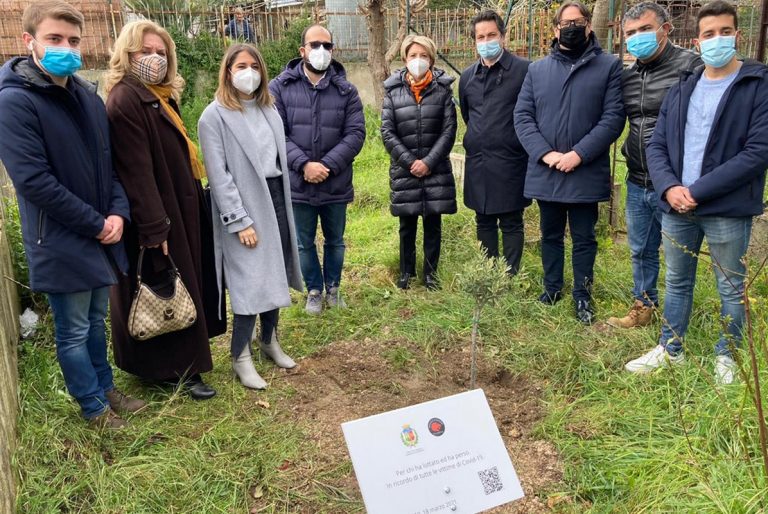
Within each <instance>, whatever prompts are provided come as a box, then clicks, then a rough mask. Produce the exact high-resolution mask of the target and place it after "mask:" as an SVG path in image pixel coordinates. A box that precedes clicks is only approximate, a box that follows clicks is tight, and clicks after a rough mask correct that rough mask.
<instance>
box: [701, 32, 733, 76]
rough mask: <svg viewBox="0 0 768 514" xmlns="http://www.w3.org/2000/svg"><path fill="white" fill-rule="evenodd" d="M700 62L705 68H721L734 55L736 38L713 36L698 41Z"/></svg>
mask: <svg viewBox="0 0 768 514" xmlns="http://www.w3.org/2000/svg"><path fill="white" fill-rule="evenodd" d="M699 48H700V49H701V60H702V61H704V64H706V65H707V66H712V67H713V68H722V67H723V66H725V65H726V64H728V63H729V62H731V59H733V56H734V55H736V36H715V37H713V38H711V39H705V40H703V41H699Z"/></svg>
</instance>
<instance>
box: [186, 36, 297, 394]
mask: <svg viewBox="0 0 768 514" xmlns="http://www.w3.org/2000/svg"><path fill="white" fill-rule="evenodd" d="M268 83H269V78H268V77H267V68H266V65H265V64H264V60H263V59H262V57H261V54H259V52H258V50H257V49H256V48H255V47H254V46H252V45H248V44H235V45H232V46H231V47H230V48H229V49H228V50H227V53H226V55H225V56H224V59H223V60H222V63H221V68H220V70H219V87H218V89H217V90H216V99H215V100H214V101H213V102H211V104H210V105H209V106H208V107H207V108H206V109H205V111H204V112H203V115H202V116H201V117H200V122H199V126H198V134H199V138H200V146H201V148H202V151H203V156H204V158H205V166H206V169H207V172H208V180H209V184H210V186H211V193H212V200H213V201H212V204H213V205H212V207H213V224H214V243H215V250H216V252H215V253H216V273H217V277H218V284H219V294H223V287H224V283H225V282H226V287H227V289H228V290H229V298H230V303H231V305H232V311H233V312H234V323H233V326H232V343H231V350H232V369H233V370H234V372H235V374H236V375H237V376H238V377H239V378H240V382H241V383H242V384H243V385H244V386H245V387H248V388H251V389H264V388H266V387H267V383H266V382H265V381H264V379H262V378H261V377H260V376H259V374H258V373H257V372H256V369H255V368H254V366H253V361H252V359H251V348H250V346H251V345H250V343H251V338H252V334H253V331H254V328H255V325H256V317H257V315H258V317H259V319H260V321H261V337H260V339H259V346H260V348H261V351H262V353H264V354H265V355H266V356H267V357H269V358H270V359H272V360H273V361H274V362H275V364H277V365H278V366H280V367H282V368H292V367H294V366H295V365H296V363H295V362H294V361H293V360H292V359H291V358H290V357H288V356H287V355H286V354H285V353H284V352H283V350H282V349H281V348H280V343H279V342H278V339H277V323H278V317H279V312H280V307H287V306H289V305H290V304H291V297H290V294H289V291H288V288H289V287H293V288H294V289H296V290H298V291H301V290H302V281H301V271H300V269H299V256H298V250H297V247H296V234H295V233H294V225H293V212H292V210H291V196H290V195H291V188H290V185H289V182H288V168H287V166H286V155H285V134H284V132H283V122H282V120H281V119H280V116H279V114H278V113H277V111H276V110H275V109H274V107H273V105H272V98H271V96H270V94H269V89H268V88H267V85H268Z"/></svg>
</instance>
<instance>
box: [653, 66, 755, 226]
mask: <svg viewBox="0 0 768 514" xmlns="http://www.w3.org/2000/svg"><path fill="white" fill-rule="evenodd" d="M703 71H704V66H701V67H699V68H697V69H696V70H695V71H694V72H687V73H684V74H683V75H682V76H681V77H680V81H679V82H678V84H676V85H674V86H672V88H671V89H670V90H669V93H667V97H666V98H665V99H664V103H663V104H662V105H661V112H660V113H659V120H658V122H657V123H656V130H655V131H654V132H653V136H652V137H651V141H650V142H649V143H648V146H647V147H646V150H645V155H646V158H647V159H648V169H649V170H650V173H651V180H652V181H653V187H654V188H655V189H656V191H657V192H658V193H659V206H660V207H661V208H662V209H664V211H665V212H669V211H670V210H671V207H670V205H669V204H668V203H667V201H666V198H665V194H664V193H665V192H666V191H667V190H668V189H669V188H670V187H673V186H681V185H683V184H682V176H683V156H684V152H685V148H684V147H685V144H684V142H685V123H686V119H687V116H688V104H689V102H690V99H691V95H692V94H693V90H694V89H695V87H696V83H697V82H698V81H699V79H700V78H701V74H702V73H703ZM766 168H768V67H766V66H765V65H763V64H760V63H759V62H757V61H745V62H744V63H743V65H742V66H741V69H740V70H739V74H738V75H737V76H736V80H734V81H733V83H732V84H731V85H730V86H729V87H728V89H727V90H726V91H725V93H724V94H723V97H722V98H721V99H720V104H719V105H718V106H717V111H716V112H715V119H714V121H713V123H712V130H711V132H710V135H709V140H708V141H707V146H706V148H705V150H704V160H703V162H702V164H701V177H700V178H699V180H697V181H696V182H694V183H693V184H691V186H690V188H689V190H690V192H691V196H693V199H694V200H696V202H697V203H698V206H697V207H696V214H697V215H701V216H726V217H739V216H755V215H758V214H761V213H762V212H763V189H764V188H765V170H766Z"/></svg>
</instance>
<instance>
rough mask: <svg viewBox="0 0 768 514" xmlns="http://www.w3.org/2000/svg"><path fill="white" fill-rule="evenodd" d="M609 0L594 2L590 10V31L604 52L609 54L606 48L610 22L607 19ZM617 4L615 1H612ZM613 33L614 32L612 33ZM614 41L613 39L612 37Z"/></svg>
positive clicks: (608, 49) (609, 50)
mask: <svg viewBox="0 0 768 514" xmlns="http://www.w3.org/2000/svg"><path fill="white" fill-rule="evenodd" d="M610 1H611V0H596V2H595V7H594V9H593V10H592V31H593V32H594V33H595V37H596V38H597V40H598V41H599V42H600V46H602V47H603V48H604V49H605V51H606V52H611V49H610V48H606V45H607V44H608V23H609V22H610V21H612V20H610V19H609V18H608V4H609V2H610ZM614 2H616V3H617V4H618V1H617V0H614ZM614 33H615V31H614ZM614 39H615V37H614Z"/></svg>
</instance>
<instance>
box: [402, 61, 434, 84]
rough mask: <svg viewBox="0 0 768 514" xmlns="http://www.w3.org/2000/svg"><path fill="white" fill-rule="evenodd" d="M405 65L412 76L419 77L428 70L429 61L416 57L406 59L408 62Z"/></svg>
mask: <svg viewBox="0 0 768 514" xmlns="http://www.w3.org/2000/svg"><path fill="white" fill-rule="evenodd" d="M405 66H406V68H408V72H409V73H410V74H411V76H412V77H413V78H415V79H420V78H421V77H423V76H424V74H425V73H426V72H427V70H429V61H427V60H426V59H422V58H421V57H417V58H415V59H411V60H410V61H408V64H406V65H405Z"/></svg>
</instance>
